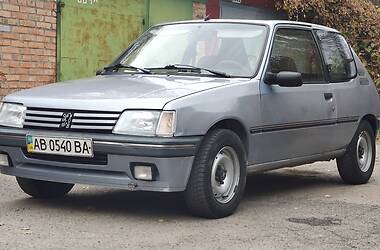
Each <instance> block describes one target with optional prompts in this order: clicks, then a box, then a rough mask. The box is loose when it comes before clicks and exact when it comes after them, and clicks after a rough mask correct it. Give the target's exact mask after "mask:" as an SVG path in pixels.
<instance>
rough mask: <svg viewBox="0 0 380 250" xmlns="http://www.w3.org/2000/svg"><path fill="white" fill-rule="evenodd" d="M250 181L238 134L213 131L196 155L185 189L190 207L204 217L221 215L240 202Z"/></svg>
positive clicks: (196, 213)
mask: <svg viewBox="0 0 380 250" xmlns="http://www.w3.org/2000/svg"><path fill="white" fill-rule="evenodd" d="M245 182H246V157H245V150H244V147H243V144H242V142H241V140H240V138H239V136H238V135H236V134H235V133H234V132H232V131H230V130H226V129H218V130H214V131H211V132H210V133H209V134H208V135H206V137H205V138H204V140H203V143H202V145H201V146H200V148H199V150H198V154H197V155H196V157H195V160H194V164H193V169H192V172H191V175H190V179H189V182H188V185H187V188H186V191H185V200H186V203H187V206H188V208H189V210H190V211H191V212H192V213H193V214H195V215H197V216H201V217H207V218H221V217H225V216H228V215H230V214H232V213H233V212H234V211H235V210H236V208H237V206H238V205H239V203H240V200H241V198H242V196H243V193H244V189H245Z"/></svg>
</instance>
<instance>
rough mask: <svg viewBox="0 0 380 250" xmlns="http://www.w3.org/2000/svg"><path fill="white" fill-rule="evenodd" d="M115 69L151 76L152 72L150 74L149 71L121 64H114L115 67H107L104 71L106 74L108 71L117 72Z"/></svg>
mask: <svg viewBox="0 0 380 250" xmlns="http://www.w3.org/2000/svg"><path fill="white" fill-rule="evenodd" d="M117 69H133V70H136V71H140V72H142V73H145V74H152V72H150V70H148V69H144V68H139V67H136V66H132V65H126V64H121V63H118V64H115V65H112V66H108V67H105V68H104V70H105V71H106V72H109V71H112V70H117Z"/></svg>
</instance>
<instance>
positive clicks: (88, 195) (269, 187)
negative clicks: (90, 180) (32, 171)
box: [13, 169, 342, 218]
mask: <svg viewBox="0 0 380 250" xmlns="http://www.w3.org/2000/svg"><path fill="white" fill-rule="evenodd" d="M339 185H342V183H341V181H340V179H339V177H338V176H337V175H335V174H334V175H331V174H327V173H325V172H317V171H311V170H310V171H308V170H292V169H289V170H281V171H272V172H267V173H260V174H253V175H249V176H248V179H247V186H246V191H245V197H244V198H243V200H242V203H245V202H252V201H255V202H257V201H260V200H264V199H271V198H273V196H277V197H278V196H279V195H282V197H284V196H285V197H286V195H291V194H292V193H293V192H296V191H299V190H300V189H302V192H304V193H307V192H309V191H310V192H311V191H312V190H313V189H317V188H329V187H334V186H335V187H336V186H339ZM15 202H16V203H17V204H13V205H16V206H18V207H19V206H23V207H28V208H29V209H32V210H33V209H59V210H60V212H62V210H64V211H67V213H71V212H73V211H76V212H89V213H96V214H102V215H104V214H105V215H109V214H112V215H113V216H122V217H123V216H138V217H145V218H162V217H165V218H174V217H175V218H178V217H188V218H190V215H189V214H188V213H187V210H186V207H185V204H184V199H183V196H182V193H154V192H129V191H125V190H115V189H109V188H99V187H88V186H78V187H77V188H76V189H74V190H73V191H72V192H71V193H70V194H69V195H68V196H66V197H65V198H63V199H59V200H49V201H46V200H35V199H31V198H27V199H20V200H17V201H15Z"/></svg>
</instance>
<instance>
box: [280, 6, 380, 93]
mask: <svg viewBox="0 0 380 250" xmlns="http://www.w3.org/2000/svg"><path fill="white" fill-rule="evenodd" d="M277 8H278V9H283V10H285V11H286V12H287V14H288V16H289V19H290V20H294V21H304V22H311V23H316V24H322V25H325V26H329V27H332V28H335V29H337V30H339V31H340V32H342V33H343V34H344V35H345V36H346V38H347V39H348V40H349V42H350V44H351V46H352V47H353V48H354V50H355V52H356V53H357V54H358V55H359V57H360V58H361V60H362V62H363V63H364V65H365V66H366V68H367V70H368V71H369V73H370V74H371V76H372V78H373V79H374V81H375V83H376V86H377V88H378V89H379V91H380V8H379V7H376V6H375V5H373V4H372V3H371V2H370V1H369V0H277Z"/></svg>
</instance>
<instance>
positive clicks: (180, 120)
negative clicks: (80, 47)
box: [0, 20, 380, 218]
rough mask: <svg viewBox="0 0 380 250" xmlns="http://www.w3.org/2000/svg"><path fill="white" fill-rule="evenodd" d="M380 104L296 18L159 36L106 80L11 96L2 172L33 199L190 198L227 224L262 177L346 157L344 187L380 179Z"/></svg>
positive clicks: (105, 74)
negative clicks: (111, 192) (253, 177)
mask: <svg viewBox="0 0 380 250" xmlns="http://www.w3.org/2000/svg"><path fill="white" fill-rule="evenodd" d="M379 108H380V105H379V97H378V94H377V91H376V88H375V86H374V83H373V81H372V79H371V78H370V76H369V74H368V72H367V71H366V69H365V67H364V66H363V64H362V63H361V62H360V60H359V58H358V56H357V55H356V54H355V53H354V52H353V50H352V49H351V47H350V46H349V45H348V43H347V41H346V40H345V38H344V37H343V36H342V34H340V33H339V32H338V31H336V30H334V29H331V28H328V27H324V26H319V25H314V24H307V23H298V22H287V21H248V20H205V21H188V22H187V21H185V22H176V23H169V24H163V25H158V26H155V27H153V28H151V29H149V30H148V31H147V32H145V33H144V34H143V35H142V36H141V37H140V38H138V39H137V40H136V41H135V42H133V43H132V44H131V45H130V47H129V48H128V49H126V50H125V52H124V53H122V54H121V55H120V56H119V57H118V58H117V59H116V60H115V61H114V62H113V63H112V64H111V65H110V66H108V67H106V68H104V69H103V70H100V71H98V72H97V76H96V77H93V78H88V79H83V80H75V81H69V82H64V83H55V84H50V85H46V86H42V87H37V88H33V89H28V90H23V91H20V92H16V93H13V94H10V95H8V96H6V97H5V98H4V99H3V102H2V103H1V110H0V125H1V126H0V170H1V172H2V173H3V174H6V175H11V176H16V179H17V182H18V184H19V186H20V187H21V189H22V190H23V191H25V193H27V194H29V195H31V196H32V197H35V198H59V197H62V196H64V195H65V194H67V193H68V192H69V191H70V190H71V189H72V188H73V186H74V184H89V185H101V186H109V187H114V188H121V189H128V190H144V191H156V192H183V194H184V197H185V201H186V204H187V206H188V208H189V211H191V212H192V213H193V214H195V215H198V216H203V217H208V218H220V217H224V216H228V215H230V214H232V213H233V212H234V211H235V210H236V208H237V206H238V204H239V202H240V201H241V199H242V196H243V192H244V188H245V183H246V176H247V173H249V172H257V171H266V170H273V169H278V168H282V167H292V166H298V165H302V164H306V163H312V162H315V161H327V160H332V159H336V161H337V166H338V171H339V174H340V176H341V177H342V179H343V181H344V182H345V183H350V184H363V183H366V182H367V181H368V180H369V178H370V177H371V174H372V172H373V169H374V163H375V146H376V143H375V137H376V133H377V129H378V127H379V120H378V119H379V116H380V110H379Z"/></svg>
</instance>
